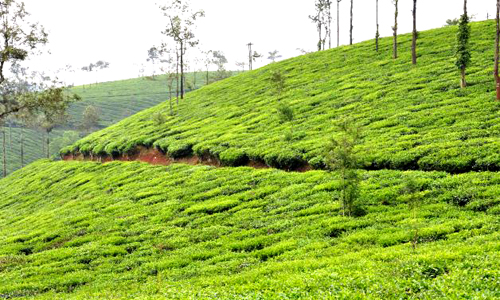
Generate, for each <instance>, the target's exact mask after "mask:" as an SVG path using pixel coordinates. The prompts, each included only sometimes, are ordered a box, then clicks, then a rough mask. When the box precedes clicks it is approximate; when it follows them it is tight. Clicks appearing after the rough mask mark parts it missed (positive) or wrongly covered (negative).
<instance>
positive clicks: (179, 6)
mask: <svg viewBox="0 0 500 300" xmlns="http://www.w3.org/2000/svg"><path fill="white" fill-rule="evenodd" d="M160 9H161V10H162V11H163V15H164V16H165V17H167V19H168V21H169V22H168V24H167V27H166V28H165V30H164V31H162V33H163V34H165V35H167V36H169V37H171V38H172V39H173V40H174V41H175V42H176V43H177V44H178V49H179V60H180V62H179V66H180V71H181V77H180V82H181V84H180V93H181V99H184V83H185V78H184V59H185V54H186V51H187V49H188V48H189V47H194V46H196V45H197V44H198V40H197V39H196V37H195V35H194V28H195V25H196V21H197V20H198V18H200V17H204V16H205V12H204V11H203V10H199V11H192V10H191V9H190V7H189V2H188V0H169V4H167V5H162V6H160Z"/></svg>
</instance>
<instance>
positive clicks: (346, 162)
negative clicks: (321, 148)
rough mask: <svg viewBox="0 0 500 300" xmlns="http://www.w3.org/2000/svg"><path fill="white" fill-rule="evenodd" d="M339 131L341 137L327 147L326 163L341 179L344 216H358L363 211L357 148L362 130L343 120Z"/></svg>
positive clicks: (332, 140)
mask: <svg viewBox="0 0 500 300" xmlns="http://www.w3.org/2000/svg"><path fill="white" fill-rule="evenodd" d="M339 131H340V136H338V137H337V138H334V139H333V138H332V139H331V142H330V144H329V145H328V146H327V149H326V150H327V153H326V161H327V165H328V167H329V169H331V170H335V171H337V172H338V174H339V177H340V201H341V204H342V215H343V216H346V215H348V216H351V215H354V216H356V215H359V212H360V211H361V210H362V208H361V207H360V206H359V204H358V203H357V199H358V197H359V181H360V176H359V172H358V169H359V167H360V159H359V157H358V151H357V150H358V149H357V146H358V144H359V142H360V130H359V128H358V127H357V126H356V125H355V124H353V123H352V122H351V121H349V120H343V121H342V122H341V123H340V126H339Z"/></svg>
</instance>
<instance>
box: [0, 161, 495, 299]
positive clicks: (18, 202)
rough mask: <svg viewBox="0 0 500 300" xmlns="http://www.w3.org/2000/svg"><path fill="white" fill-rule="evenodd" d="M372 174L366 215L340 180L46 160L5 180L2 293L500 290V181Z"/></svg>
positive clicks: (366, 179) (457, 293)
mask: <svg viewBox="0 0 500 300" xmlns="http://www.w3.org/2000/svg"><path fill="white" fill-rule="evenodd" d="M360 178H361V181H360V186H359V188H360V200H361V201H362V202H363V203H364V205H365V210H366V212H367V214H366V215H365V216H362V217H358V218H349V217H341V216H339V213H340V211H341V203H340V201H338V200H336V201H333V202H332V201H331V199H339V196H340V189H339V188H340V184H341V183H340V176H339V174H338V173H336V172H331V173H330V172H324V171H312V172H308V173H287V172H283V171H278V170H255V169H252V168H213V167H206V166H195V167H193V166H187V165H172V166H169V167H163V166H150V165H148V164H143V163H138V162H113V163H109V164H104V165H103V164H98V163H92V162H49V161H39V162H36V163H34V164H31V165H30V166H28V167H26V168H23V169H22V170H19V171H16V172H15V173H13V174H11V175H10V176H9V177H7V178H5V179H2V180H0V211H1V214H0V274H2V276H0V295H2V296H1V297H4V298H11V297H15V298H36V299H70V298H71V299H89V298H100V299H102V298H104V299H123V298H167V299H214V298H217V299H280V298H285V297H288V298H298V299H321V298H326V299H329V298H330V297H331V295H335V297H341V298H345V299H360V298H365V297H366V295H367V294H369V295H377V297H380V298H383V299H399V298H400V297H401V295H405V297H407V298H409V299H417V298H422V299H431V298H432V299H450V298H451V299H453V298H475V299H495V298H498V296H500V295H499V290H498V283H497V281H496V279H497V278H498V277H499V276H500V273H499V269H498V261H499V260H500V254H499V253H500V252H499V251H498V249H499V247H500V234H499V232H500V223H499V219H498V212H499V211H500V210H499V209H498V208H499V207H500V199H499V198H498V195H499V194H500V189H499V188H500V184H499V183H500V174H499V173H495V172H483V173H478V172H473V173H469V174H461V175H449V174H446V173H443V172H419V171H413V172H400V171H388V170H383V171H369V172H368V171H360ZM409 180H413V181H414V182H415V184H414V185H412V186H414V188H411V189H408V188H407V182H408V181H409ZM460 187H468V188H471V189H473V190H474V191H475V197H474V199H472V200H471V201H470V202H469V203H468V204H467V205H465V206H462V207H460V206H457V205H455V204H453V203H452V201H451V200H452V199H453V197H454V196H455V195H456V194H455V191H456V190H457V189H459V188H460ZM414 196H415V197H418V198H419V199H421V201H420V205H419V212H418V229H419V235H418V245H419V246H418V247H417V248H416V249H415V250H413V249H412V247H411V243H412V240H413V239H414V235H413V232H412V229H413V228H414V227H413V226H414V223H413V222H412V219H413V213H412V211H411V210H409V209H408V205H407V202H408V201H409V198H410V197H414ZM384 203H385V204H384ZM479 206H482V207H483V208H485V209H483V210H477V207H479Z"/></svg>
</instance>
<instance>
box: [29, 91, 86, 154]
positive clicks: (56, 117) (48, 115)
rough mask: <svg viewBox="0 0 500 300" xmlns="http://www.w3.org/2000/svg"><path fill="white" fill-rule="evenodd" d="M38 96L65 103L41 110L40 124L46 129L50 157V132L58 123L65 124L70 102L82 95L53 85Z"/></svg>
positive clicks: (45, 99) (49, 100)
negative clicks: (70, 92)
mask: <svg viewBox="0 0 500 300" xmlns="http://www.w3.org/2000/svg"><path fill="white" fill-rule="evenodd" d="M37 97H39V98H42V99H43V100H44V101H47V102H51V101H55V100H56V99H57V101H56V102H58V103H64V105H59V106H57V107H47V108H44V109H42V110H41V111H40V115H39V117H40V126H41V127H42V128H43V129H44V130H45V133H46V136H45V142H46V147H45V150H46V157H47V158H50V133H51V132H52V130H54V128H55V127H56V126H58V125H61V124H64V123H65V122H66V121H67V118H68V116H67V114H66V110H67V109H68V107H69V104H70V103H72V102H75V101H78V100H80V97H79V96H78V95H76V94H69V93H67V91H66V89H65V88H62V87H57V88H56V87H51V88H48V89H46V90H44V91H42V92H41V93H39V94H38V95H37Z"/></svg>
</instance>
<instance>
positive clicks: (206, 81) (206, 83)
mask: <svg viewBox="0 0 500 300" xmlns="http://www.w3.org/2000/svg"><path fill="white" fill-rule="evenodd" d="M205 85H208V68H207V78H206V80H205Z"/></svg>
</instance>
